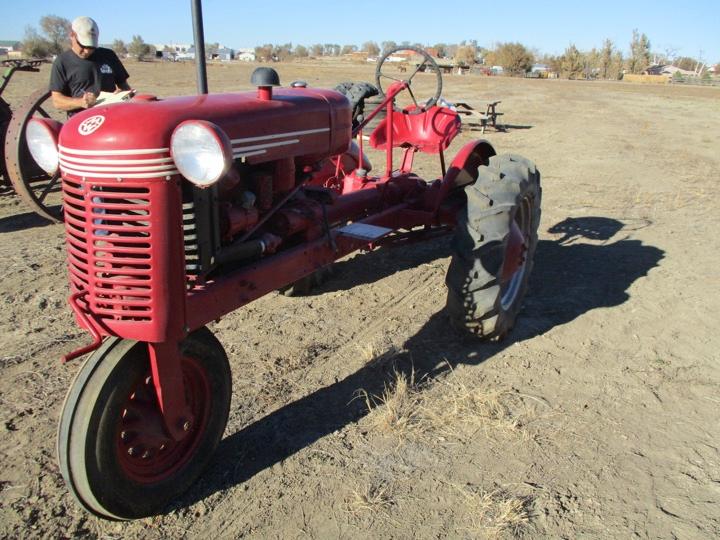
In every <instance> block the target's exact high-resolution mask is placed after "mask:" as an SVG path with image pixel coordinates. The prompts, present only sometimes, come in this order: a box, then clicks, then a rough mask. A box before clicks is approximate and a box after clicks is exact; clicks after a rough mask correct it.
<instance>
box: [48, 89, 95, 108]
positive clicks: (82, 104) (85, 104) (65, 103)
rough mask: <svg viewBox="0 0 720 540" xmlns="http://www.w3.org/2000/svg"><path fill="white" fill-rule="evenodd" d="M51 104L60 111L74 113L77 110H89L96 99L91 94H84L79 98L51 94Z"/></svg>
mask: <svg viewBox="0 0 720 540" xmlns="http://www.w3.org/2000/svg"><path fill="white" fill-rule="evenodd" d="M51 96H52V102H53V105H54V106H55V108H56V109H59V110H61V111H74V110H77V109H89V108H90V107H92V106H93V105H95V101H96V99H97V98H96V97H95V94H93V93H92V92H85V94H83V95H82V96H80V97H75V98H74V97H69V96H66V95H64V94H62V93H61V92H57V91H55V90H53V91H52V92H51Z"/></svg>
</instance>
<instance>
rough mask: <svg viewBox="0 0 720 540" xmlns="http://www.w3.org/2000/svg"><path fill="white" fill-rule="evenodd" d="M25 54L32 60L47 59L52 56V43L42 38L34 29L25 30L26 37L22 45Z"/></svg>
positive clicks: (30, 27) (28, 27)
mask: <svg viewBox="0 0 720 540" xmlns="http://www.w3.org/2000/svg"><path fill="white" fill-rule="evenodd" d="M20 46H21V47H22V51H23V54H24V55H25V56H27V57H30V58H45V57H47V56H50V47H51V46H52V45H51V43H50V42H49V41H48V40H47V39H45V38H44V37H42V36H41V35H40V34H39V33H38V31H37V30H36V29H35V28H34V27H32V26H27V27H26V28H25V37H24V38H23V40H22V43H21V44H20Z"/></svg>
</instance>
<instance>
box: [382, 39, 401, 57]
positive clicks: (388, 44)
mask: <svg viewBox="0 0 720 540" xmlns="http://www.w3.org/2000/svg"><path fill="white" fill-rule="evenodd" d="M380 45H381V46H382V53H383V54H385V53H386V52H388V51H390V50H392V49H395V48H397V43H395V42H394V41H383V42H382V43H381V44H380Z"/></svg>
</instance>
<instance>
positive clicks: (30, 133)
mask: <svg viewBox="0 0 720 540" xmlns="http://www.w3.org/2000/svg"><path fill="white" fill-rule="evenodd" d="M61 127H62V125H61V124H60V122H56V121H55V120H50V119H46V118H33V119H31V120H30V122H28V125H27V128H25V139H26V141H27V145H28V149H29V150H30V155H32V157H33V159H34V160H35V162H36V163H37V164H38V165H39V166H40V168H41V169H42V170H43V171H45V172H46V173H48V174H49V175H50V176H52V175H54V174H55V173H56V172H57V170H58V165H59V160H58V143H57V134H58V133H59V132H60V128H61Z"/></svg>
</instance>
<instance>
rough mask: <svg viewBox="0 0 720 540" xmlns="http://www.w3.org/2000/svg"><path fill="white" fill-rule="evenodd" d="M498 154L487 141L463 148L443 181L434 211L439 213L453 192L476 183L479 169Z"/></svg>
mask: <svg viewBox="0 0 720 540" xmlns="http://www.w3.org/2000/svg"><path fill="white" fill-rule="evenodd" d="M496 154H497V152H495V148H493V145H492V144H490V143H489V142H488V141H486V140H485V139H478V140H475V141H471V142H469V143H467V144H466V145H465V146H463V147H462V148H461V149H460V151H459V152H458V153H457V154H456V155H455V158H454V159H453V160H452V163H451V164H450V167H449V168H448V170H447V172H446V173H445V176H444V177H443V179H442V183H441V185H440V193H439V194H438V196H437V198H436V199H435V205H434V208H433V211H434V212H437V210H438V208H440V205H441V204H442V202H443V201H444V200H445V198H446V197H447V196H448V194H449V193H450V192H451V191H452V190H454V189H456V188H460V187H465V186H467V185H470V184H472V183H474V182H475V180H477V177H478V168H480V167H481V166H484V165H487V164H488V163H489V161H490V158H491V157H492V156H494V155H496Z"/></svg>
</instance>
